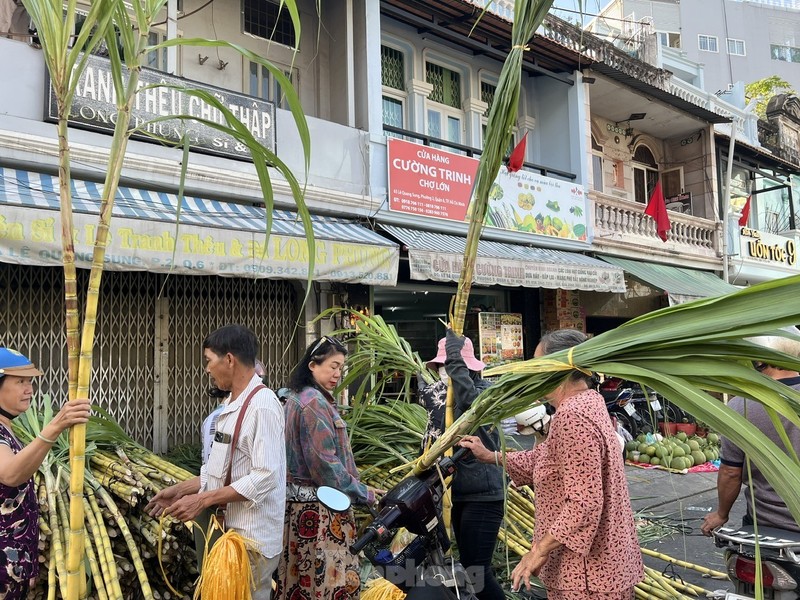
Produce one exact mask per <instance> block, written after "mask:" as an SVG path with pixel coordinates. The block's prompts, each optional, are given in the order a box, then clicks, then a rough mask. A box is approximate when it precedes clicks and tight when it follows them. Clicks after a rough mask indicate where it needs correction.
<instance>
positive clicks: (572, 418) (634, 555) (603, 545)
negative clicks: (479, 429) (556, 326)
mask: <svg viewBox="0 0 800 600" xmlns="http://www.w3.org/2000/svg"><path fill="white" fill-rule="evenodd" d="M585 339H586V336H584V334H582V333H580V332H578V331H575V330H569V329H564V330H559V331H555V332H552V333H549V334H547V335H545V336H544V337H543V338H542V340H541V341H540V342H539V345H538V346H537V348H536V352H535V353H534V356H535V357H537V358H538V357H540V356H544V355H545V354H551V353H553V352H558V351H559V350H564V349H566V348H570V347H572V346H576V345H577V344H579V343H581V342H582V341H584V340H585ZM590 384H591V380H590V378H589V377H587V376H586V375H584V374H583V373H581V372H578V371H576V372H575V373H574V374H573V375H572V376H571V377H569V379H567V380H566V381H565V382H564V383H562V384H561V385H560V386H558V387H557V388H556V389H555V390H553V391H552V392H551V393H550V395H548V396H546V397H545V398H544V400H547V402H549V403H550V404H551V405H552V406H554V407H555V409H556V414H555V416H554V417H553V419H552V421H551V423H550V432H549V435H548V437H547V439H546V440H545V441H544V442H542V443H540V444H537V445H536V446H535V447H534V449H533V450H531V451H528V452H512V453H508V454H506V456H505V463H506V468H507V469H508V473H509V475H510V476H511V478H512V479H513V480H514V482H515V483H516V484H518V485H530V484H532V485H533V486H534V492H535V494H536V530H535V532H534V536H533V544H532V546H531V551H530V552H528V553H527V554H526V555H525V556H524V557H523V558H522V560H521V561H520V563H519V565H518V566H517V568H516V569H514V572H513V573H512V578H513V585H514V588H515V589H516V588H518V587H519V585H520V584H521V583H525V585H526V587H528V589H530V576H531V575H535V576H538V577H539V578H540V579H541V580H542V582H543V583H544V585H545V587H546V588H547V595H548V598H550V600H584V599H587V598H598V599H600V598H602V599H606V600H630V599H631V598H633V586H634V585H635V584H636V583H638V582H639V581H641V580H642V578H643V577H644V572H643V566H642V557H641V552H640V550H639V542H638V540H637V538H636V529H635V527H634V523H633V511H632V510H631V503H630V498H629V496H628V485H627V482H626V480H625V472H624V465H623V461H622V456H621V454H620V451H619V442H618V441H617V437H616V434H615V433H614V429H613V427H612V425H611V420H610V419H609V416H608V413H607V412H606V408H605V403H604V402H603V398H602V396H600V394H599V393H597V392H596V391H594V390H592V389H590V387H589V386H590ZM461 445H462V446H464V447H466V448H469V449H470V450H472V453H473V454H474V455H475V457H476V458H477V459H478V460H480V461H482V462H487V463H488V462H494V460H495V453H494V452H491V451H489V450H487V449H486V448H484V447H483V445H482V444H481V443H480V440H479V439H478V438H477V437H475V436H466V437H465V438H464V439H463V440H462V442H461Z"/></svg>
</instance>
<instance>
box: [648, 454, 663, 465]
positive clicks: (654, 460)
mask: <svg viewBox="0 0 800 600" xmlns="http://www.w3.org/2000/svg"><path fill="white" fill-rule="evenodd" d="M650 464H651V465H660V464H661V459H660V458H658V457H657V456H652V457H651V458H650Z"/></svg>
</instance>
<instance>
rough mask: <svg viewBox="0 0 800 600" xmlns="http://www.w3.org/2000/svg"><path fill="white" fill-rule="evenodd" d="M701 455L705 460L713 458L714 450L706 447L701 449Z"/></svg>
mask: <svg viewBox="0 0 800 600" xmlns="http://www.w3.org/2000/svg"><path fill="white" fill-rule="evenodd" d="M703 456H705V457H706V460H714V451H713V450H712V449H711V448H706V449H705V450H703Z"/></svg>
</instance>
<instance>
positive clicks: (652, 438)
mask: <svg viewBox="0 0 800 600" xmlns="http://www.w3.org/2000/svg"><path fill="white" fill-rule="evenodd" d="M719 443H720V440H719V436H718V435H717V434H716V433H709V434H708V436H706V437H700V436H696V435H693V436H691V437H689V436H687V435H686V434H685V433H684V432H682V431H680V432H678V433H676V434H675V435H673V436H669V437H662V436H661V435H659V434H656V435H653V434H652V433H648V434H644V433H642V434H639V436H638V437H637V438H636V439H635V440H632V441H630V442H628V443H627V444H625V459H626V460H630V461H632V462H637V463H644V464H650V465H661V466H664V467H667V468H670V469H677V470H679V471H682V470H683V469H689V468H691V467H694V466H696V465H701V464H703V463H705V462H708V461H711V460H716V459H718V458H719Z"/></svg>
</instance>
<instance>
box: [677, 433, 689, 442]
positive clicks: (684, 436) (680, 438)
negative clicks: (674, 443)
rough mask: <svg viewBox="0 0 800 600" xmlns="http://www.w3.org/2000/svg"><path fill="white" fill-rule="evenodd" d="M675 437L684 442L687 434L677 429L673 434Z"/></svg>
mask: <svg viewBox="0 0 800 600" xmlns="http://www.w3.org/2000/svg"><path fill="white" fill-rule="evenodd" d="M675 437H676V438H678V439H679V440H680V441H682V442H685V441H686V440H687V438H688V437H689V436H687V435H686V432H684V431H679V432H678V433H676V434H675Z"/></svg>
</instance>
